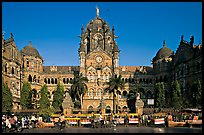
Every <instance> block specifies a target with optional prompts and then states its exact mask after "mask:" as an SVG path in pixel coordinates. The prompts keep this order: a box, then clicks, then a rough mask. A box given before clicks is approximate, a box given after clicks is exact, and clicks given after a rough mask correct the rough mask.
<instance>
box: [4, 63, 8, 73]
mask: <svg viewBox="0 0 204 135" xmlns="http://www.w3.org/2000/svg"><path fill="white" fill-rule="evenodd" d="M7 65H8V64H7V63H6V65H5V72H6V73H7Z"/></svg>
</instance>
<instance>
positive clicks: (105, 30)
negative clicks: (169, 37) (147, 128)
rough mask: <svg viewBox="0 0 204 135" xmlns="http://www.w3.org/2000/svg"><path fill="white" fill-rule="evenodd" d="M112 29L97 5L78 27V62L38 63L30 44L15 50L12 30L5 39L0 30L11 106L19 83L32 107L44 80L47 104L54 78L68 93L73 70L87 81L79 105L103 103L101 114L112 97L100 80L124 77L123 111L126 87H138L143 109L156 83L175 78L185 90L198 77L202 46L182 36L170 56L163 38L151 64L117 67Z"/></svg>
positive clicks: (86, 107)
mask: <svg viewBox="0 0 204 135" xmlns="http://www.w3.org/2000/svg"><path fill="white" fill-rule="evenodd" d="M114 31H115V29H114V27H112V28H110V27H109V25H108V24H107V23H106V21H105V20H103V19H101V18H100V17H99V9H97V15H96V17H95V18H94V19H93V20H90V22H89V23H88V24H87V26H86V29H85V28H84V27H82V28H81V36H80V38H81V41H80V47H79V50H78V53H79V61H80V65H79V66H43V58H42V57H41V56H40V54H39V53H38V51H37V50H36V49H35V48H34V47H33V46H32V43H29V45H28V46H26V47H24V48H23V49H22V50H21V51H20V52H19V51H18V49H17V46H16V44H15V41H14V37H13V34H11V36H10V38H9V39H4V35H3V34H2V56H3V57H2V78H3V81H4V82H5V83H7V84H8V86H9V88H10V89H11V91H12V93H13V97H14V109H20V104H19V98H20V88H21V87H22V83H23V81H28V82H30V84H31V88H32V92H33V108H38V107H39V104H38V101H39V99H40V89H41V87H42V85H43V84H47V87H48V91H49V93H50V96H49V98H50V102H52V99H53V91H54V90H55V88H56V86H57V82H60V84H63V86H64V90H65V91H69V90H70V87H71V84H70V83H69V80H71V79H73V78H74V73H82V74H83V75H84V76H86V77H87V78H88V80H89V81H88V83H87V86H88V92H87V93H86V94H85V96H84V97H83V106H82V109H83V110H84V111H92V110H94V111H97V110H98V109H99V106H100V104H101V102H102V101H103V105H104V106H105V108H106V112H110V110H112V109H113V102H112V100H113V95H112V94H108V93H104V89H105V88H106V87H107V86H106V84H105V83H106V82H107V81H109V78H110V77H112V76H118V75H121V76H122V80H124V81H125V87H124V89H121V90H119V91H120V92H119V93H118V94H117V95H116V96H117V106H118V107H117V109H118V110H119V111H120V112H122V111H124V110H127V102H126V98H127V94H128V93H129V91H130V90H131V89H138V90H139V93H140V95H141V99H142V100H143V101H144V107H149V105H148V104H147V99H153V98H154V94H153V93H154V87H153V86H154V83H155V82H158V81H169V82H170V81H172V80H174V79H178V80H179V82H180V83H182V86H183V89H185V88H186V85H187V84H188V82H189V83H190V81H191V79H195V78H197V77H199V78H201V77H202V76H201V74H202V68H201V63H202V52H201V48H202V45H201V44H199V45H197V46H195V45H193V43H192V42H190V43H188V42H186V41H184V40H182V41H181V42H180V45H179V48H178V49H177V51H176V53H175V54H174V53H173V51H171V49H169V48H167V47H166V43H165V42H164V45H163V48H161V49H160V50H159V51H158V52H157V54H156V56H155V57H154V58H153V60H152V64H153V67H152V66H119V53H120V50H119V48H118V45H117V42H116V39H117V38H118V36H116V35H115V33H114ZM191 40H192V39H191ZM180 69H183V71H182V70H180ZM181 71H182V73H180V72H181ZM186 72H188V74H187V73H186Z"/></svg>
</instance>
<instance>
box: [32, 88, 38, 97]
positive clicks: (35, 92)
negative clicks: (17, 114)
mask: <svg viewBox="0 0 204 135" xmlns="http://www.w3.org/2000/svg"><path fill="white" fill-rule="evenodd" d="M32 97H33V98H37V90H36V89H32Z"/></svg>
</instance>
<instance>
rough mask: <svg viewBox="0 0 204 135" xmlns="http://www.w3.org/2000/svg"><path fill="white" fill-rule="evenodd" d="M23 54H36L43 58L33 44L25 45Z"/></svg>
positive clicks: (35, 55)
mask: <svg viewBox="0 0 204 135" xmlns="http://www.w3.org/2000/svg"><path fill="white" fill-rule="evenodd" d="M21 54H23V55H28V56H34V57H38V58H40V59H42V57H41V56H40V54H39V52H38V51H37V49H36V48H34V47H32V45H31V44H30V45H28V46H25V47H24V48H23V49H22V50H21Z"/></svg>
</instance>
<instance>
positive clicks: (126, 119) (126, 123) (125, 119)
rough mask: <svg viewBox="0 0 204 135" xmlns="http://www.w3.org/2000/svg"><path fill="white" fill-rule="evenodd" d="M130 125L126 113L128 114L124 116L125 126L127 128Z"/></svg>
mask: <svg viewBox="0 0 204 135" xmlns="http://www.w3.org/2000/svg"><path fill="white" fill-rule="evenodd" d="M128 123H129V118H128V115H127V112H126V114H125V116H124V125H125V127H127V126H128Z"/></svg>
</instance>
